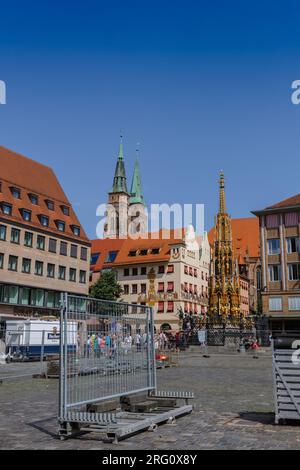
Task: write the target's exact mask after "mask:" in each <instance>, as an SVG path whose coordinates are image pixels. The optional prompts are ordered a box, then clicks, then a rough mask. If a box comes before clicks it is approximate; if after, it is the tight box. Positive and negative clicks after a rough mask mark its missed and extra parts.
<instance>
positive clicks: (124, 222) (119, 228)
mask: <svg viewBox="0 0 300 470" xmlns="http://www.w3.org/2000/svg"><path fill="white" fill-rule="evenodd" d="M129 197H130V194H129V193H128V191H127V181H126V171H125V165H124V155H123V137H122V135H121V139H120V147H119V155H118V160H117V164H116V169H115V176H114V180H113V187H112V189H111V191H110V192H109V193H108V205H107V214H106V224H105V226H104V238H126V237H127V229H128V204H129Z"/></svg>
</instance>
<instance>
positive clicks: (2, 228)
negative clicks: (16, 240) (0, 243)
mask: <svg viewBox="0 0 300 470" xmlns="http://www.w3.org/2000/svg"><path fill="white" fill-rule="evenodd" d="M0 240H6V225H0Z"/></svg>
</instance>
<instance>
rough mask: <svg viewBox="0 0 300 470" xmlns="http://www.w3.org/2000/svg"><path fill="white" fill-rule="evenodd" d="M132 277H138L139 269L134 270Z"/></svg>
mask: <svg viewBox="0 0 300 470" xmlns="http://www.w3.org/2000/svg"><path fill="white" fill-rule="evenodd" d="M132 275H133V276H137V275H138V268H132Z"/></svg>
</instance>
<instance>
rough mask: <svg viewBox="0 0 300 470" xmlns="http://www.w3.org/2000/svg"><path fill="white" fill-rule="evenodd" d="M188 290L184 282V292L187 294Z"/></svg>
mask: <svg viewBox="0 0 300 470" xmlns="http://www.w3.org/2000/svg"><path fill="white" fill-rule="evenodd" d="M188 290H189V288H188V283H187V282H185V283H184V292H188Z"/></svg>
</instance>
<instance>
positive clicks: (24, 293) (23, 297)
mask: <svg viewBox="0 0 300 470" xmlns="http://www.w3.org/2000/svg"><path fill="white" fill-rule="evenodd" d="M29 301H30V289H29V288H28V287H22V288H21V293H20V303H21V305H29Z"/></svg>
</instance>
